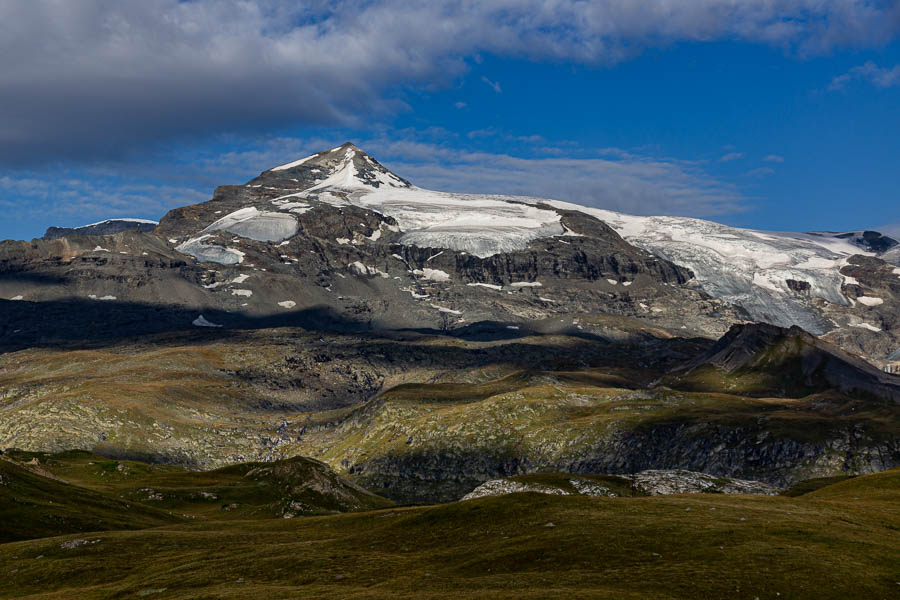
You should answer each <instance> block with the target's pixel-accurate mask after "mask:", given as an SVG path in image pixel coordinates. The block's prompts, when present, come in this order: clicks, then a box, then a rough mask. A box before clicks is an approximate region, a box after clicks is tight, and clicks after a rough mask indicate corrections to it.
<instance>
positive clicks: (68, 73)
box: [0, 0, 900, 164]
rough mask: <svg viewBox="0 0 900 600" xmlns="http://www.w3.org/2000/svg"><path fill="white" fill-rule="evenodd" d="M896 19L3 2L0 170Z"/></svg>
mask: <svg viewBox="0 0 900 600" xmlns="http://www.w3.org/2000/svg"><path fill="white" fill-rule="evenodd" d="M898 11H900V9H898V7H897V5H896V3H887V2H878V1H870V0H743V1H741V2H735V1H734V0H695V1H692V2H671V1H670V0H648V1H646V2H640V3H637V2H633V0H603V1H600V0H598V1H596V2H583V1H579V0H491V1H483V2H472V1H470V0H450V1H440V2H439V1H436V0H432V1H427V0H417V1H413V0H370V1H368V2H364V3H359V2H349V1H345V0H332V1H326V0H317V1H312V2H289V1H286V0H281V1H276V0H189V1H185V0H143V1H141V2H121V1H120V0H79V1H78V2H73V1H72V0H7V1H6V2H2V3H0V23H2V24H3V25H2V32H3V34H2V35H0V105H2V106H3V110H2V111H0V161H3V162H6V163H8V164H9V163H13V162H16V161H19V162H31V163H35V162H39V161H49V160H53V159H56V158H60V157H69V158H72V157H74V158H91V157H97V156H103V155H105V156H119V155H120V154H121V153H122V152H123V151H124V150H127V149H128V148H130V147H140V146H143V145H146V144H148V143H150V142H153V141H158V140H171V139H173V138H177V137H179V136H198V135H206V134H210V133H218V132H223V131H234V132H240V131H244V132H247V131H265V130H273V129H274V128H276V127H280V126H285V125H287V124H298V125H311V124H312V125H322V124H326V125H333V124H340V125H343V126H352V125H353V124H354V122H357V123H360V122H366V121H367V120H370V119H371V118H372V117H373V116H377V115H379V114H389V113H393V112H395V111H398V110H402V109H403V107H404V105H403V102H402V96H401V95H399V94H398V90H403V89H405V88H410V87H416V86H432V85H442V84H450V83H452V82H453V81H455V80H458V78H459V77H460V76H461V75H463V74H464V73H465V72H466V70H467V68H468V67H467V61H468V60H469V59H473V60H474V59H476V58H477V57H478V56H479V55H480V53H491V54H494V55H497V56H501V57H515V58H523V59H528V60H545V61H571V62H578V63H583V64H593V65H610V64H614V63H616V62H620V61H623V60H628V59H630V58H632V57H634V56H635V55H637V54H639V53H640V52H642V51H643V50H644V49H646V48H648V47H658V46H665V45H668V44H672V43H677V42H681V41H692V42H705V41H714V40H743V41H748V42H752V43H762V44H768V45H772V46H776V47H783V48H785V49H787V50H788V51H791V52H795V53H798V54H811V53H819V52H827V51H828V50H830V49H831V48H834V47H835V46H845V45H850V46H869V45H876V44H883V43H885V42H886V41H889V40H890V39H893V37H894V36H895V35H896V33H897V29H898V26H900V25H898V18H897V16H898V15H900V12H898ZM476 62H477V61H476Z"/></svg>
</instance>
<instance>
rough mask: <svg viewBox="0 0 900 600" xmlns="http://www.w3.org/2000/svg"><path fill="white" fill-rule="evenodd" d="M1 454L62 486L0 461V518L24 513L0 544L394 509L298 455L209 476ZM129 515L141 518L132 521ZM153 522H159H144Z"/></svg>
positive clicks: (82, 457)
mask: <svg viewBox="0 0 900 600" xmlns="http://www.w3.org/2000/svg"><path fill="white" fill-rule="evenodd" d="M6 457H7V458H11V459H15V460H19V461H22V462H27V461H29V460H32V459H37V460H39V461H40V462H39V465H38V468H39V469H40V470H42V471H43V472H45V473H46V474H48V475H51V476H55V477H58V478H60V479H62V480H64V481H65V482H67V483H63V482H61V481H56V480H53V479H47V478H45V477H41V476H40V475H37V474H35V473H32V472H30V471H28V470H26V469H25V468H23V467H21V466H18V465H15V464H13V463H11V462H8V461H5V460H0V468H2V469H7V470H8V471H9V472H8V473H7V478H8V479H9V481H10V482H11V485H9V486H0V508H2V509H3V510H4V515H22V517H21V518H15V519H12V518H10V519H4V520H2V521H0V539H23V538H24V537H29V536H30V537H36V536H37V537H39V536H43V535H56V534H61V533H68V532H76V531H88V530H94V529H116V528H120V527H125V526H128V527H148V526H151V525H157V524H161V523H165V522H172V521H179V520H182V519H184V518H188V519H197V518H201V519H219V520H221V519H268V518H278V517H284V516H286V515H290V516H304V515H319V514H329V513H335V512H347V511H353V510H371V509H375V508H384V507H388V506H392V505H393V502H391V501H389V500H386V499H385V498H381V497H380V496H376V495H374V494H371V493H369V492H367V491H366V490H364V489H362V488H359V487H357V486H355V485H353V484H352V483H350V482H349V481H347V480H345V479H343V478H342V477H339V476H338V475H337V474H336V473H334V472H333V471H332V470H331V469H330V468H329V467H327V466H326V465H324V464H322V463H319V462H318V461H315V460H311V459H307V458H302V457H295V458H291V459H286V460H283V461H277V462H274V463H242V464H238V465H233V466H230V467H225V468H222V469H216V470H212V471H191V470H187V469H184V468H182V467H177V466H171V465H149V464H145V463H141V462H138V461H118V460H109V459H106V458H103V457H100V456H97V455H94V454H91V453H89V452H83V451H71V452H65V453H60V454H55V455H46V454H43V453H32V452H18V451H15V450H14V451H7V453H6ZM69 484H73V485H69ZM56 498H58V500H57V499H56ZM79 505H84V506H86V507H91V510H90V511H88V513H81V512H80V511H79V509H77V508H72V507H73V506H76V507H77V506H79ZM94 507H96V510H95V509H94ZM101 509H102V510H105V511H106V512H102V511H101ZM132 511H133V512H134V515H135V516H137V517H141V518H140V519H137V518H136V519H131V512H132ZM79 517H80V518H81V519H80V520H79ZM144 517H146V518H144ZM151 517H152V518H157V519H162V520H161V521H160V520H157V521H152V520H147V519H150V518H151ZM103 519H106V520H103ZM116 519H118V520H116ZM45 521H46V525H45V526H37V525H35V526H34V533H33V534H29V531H30V529H29V527H31V525H28V524H29V523H36V524H37V523H41V522H45ZM82 521H84V523H83V524H82ZM19 525H21V527H20V526H19ZM54 527H55V528H54Z"/></svg>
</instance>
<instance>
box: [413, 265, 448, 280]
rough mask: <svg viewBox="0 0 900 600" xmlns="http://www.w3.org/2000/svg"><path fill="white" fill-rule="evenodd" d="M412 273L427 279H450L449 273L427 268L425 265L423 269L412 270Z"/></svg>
mask: <svg viewBox="0 0 900 600" xmlns="http://www.w3.org/2000/svg"><path fill="white" fill-rule="evenodd" d="M413 274H415V275H418V276H419V277H421V278H422V279H427V280H429V281H450V273H447V272H445V271H441V270H440V269H429V268H427V267H426V268H424V269H416V270H414V271H413Z"/></svg>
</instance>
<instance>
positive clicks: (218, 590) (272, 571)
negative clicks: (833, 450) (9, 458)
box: [0, 469, 900, 599]
mask: <svg viewBox="0 0 900 600" xmlns="http://www.w3.org/2000/svg"><path fill="white" fill-rule="evenodd" d="M898 486H900V470H898V469H895V470H893V471H890V472H887V473H884V474H879V475H874V476H862V477H858V478H855V479H853V480H851V481H847V482H843V483H839V484H836V485H834V486H831V488H823V489H822V490H820V491H819V492H816V493H813V494H809V495H808V496H805V497H800V498H786V497H739V496H723V495H709V496H705V495H698V496H673V497H654V498H633V499H632V498H613V499H611V498H585V497H559V496H545V495H539V494H515V495H511V496H503V497H497V498H485V499H479V500H474V501H468V502H460V503H453V504H447V505H440V506H433V507H420V508H398V509H388V510H381V511H375V512H369V513H354V514H347V515H336V516H329V517H311V518H306V519H294V520H290V521H284V520H257V521H218V522H211V521H206V522H203V523H195V524H191V525H181V526H175V527H172V526H167V527H163V528H157V529H153V530H148V531H139V532H113V533H104V534H99V535H96V536H92V537H93V538H96V539H100V542H98V543H96V544H92V545H87V546H82V547H79V548H75V549H71V550H64V549H62V548H61V547H60V543H61V542H62V541H63V540H64V538H53V539H43V540H34V541H28V542H19V543H14V544H5V545H2V546H0V565H2V567H0V568H2V569H3V571H4V572H3V577H0V596H3V597H12V596H17V597H32V598H71V597H75V596H77V597H79V598H111V597H140V595H142V592H143V595H144V596H147V597H152V598H157V597H158V598H253V597H256V598H265V597H278V598H310V597H331V598H335V597H340V598H380V597H393V598H466V597H472V598H475V597H491V598H547V597H567V598H651V597H652V598H725V597H728V598H755V597H759V598H761V599H763V598H776V597H780V598H810V599H812V598H817V599H818V598H850V597H852V598H891V597H895V595H896V591H897V583H896V582H897V581H898V573H900V535H898V531H900V492H898V489H900V487H898ZM850 487H852V490H851V489H849V488H850ZM851 494H852V495H851ZM551 523H552V526H550V524H551ZM65 539H71V538H65ZM776 594H780V596H776Z"/></svg>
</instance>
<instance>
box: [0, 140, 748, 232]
mask: <svg viewBox="0 0 900 600" xmlns="http://www.w3.org/2000/svg"><path fill="white" fill-rule="evenodd" d="M494 134H495V135H496V136H499V137H501V138H503V139H504V140H509V141H510V143H515V144H518V145H519V147H520V148H522V149H525V150H527V152H528V153H529V157H521V156H515V155H514V154H510V153H496V152H487V151H479V150H473V149H458V148H454V147H453V146H451V145H449V143H448V140H447V139H446V138H448V137H453V136H452V135H451V134H447V133H446V132H442V131H439V130H429V131H412V130H400V131H397V130H390V131H383V132H381V133H379V134H377V135H375V136H373V137H369V138H362V139H356V140H354V141H356V142H357V143H358V144H359V145H360V146H361V147H362V148H363V149H365V150H367V151H368V152H370V153H371V154H373V155H374V156H375V157H376V158H378V159H379V160H380V161H381V162H382V163H384V164H385V165H386V166H388V167H389V168H391V169H393V170H394V171H395V172H396V173H397V174H399V175H401V176H403V177H405V178H407V179H409V180H411V181H412V182H413V183H415V184H416V185H419V186H421V187H426V188H431V189H438V190H446V191H455V192H465V193H488V194H490V193H496V194H512V195H523V196H534V197H543V198H553V199H558V200H567V201H571V202H577V203H580V204H586V205H588V206H597V207H603V208H608V209H611V210H618V211H622V212H627V213H633V214H669V215H686V216H695V217H714V216H716V215H725V214H730V213H734V212H739V211H742V210H744V209H746V208H747V207H748V205H749V204H750V202H751V199H749V198H747V197H745V196H744V195H743V194H741V192H740V191H739V190H738V189H737V188H736V187H734V186H733V185H729V184H728V183H725V182H723V181H721V180H718V179H716V178H715V177H713V176H711V175H710V174H708V173H706V172H705V171H703V170H702V168H700V167H699V166H698V163H696V162H692V161H682V160H677V159H673V158H665V157H654V156H651V155H646V154H641V153H638V152H635V151H628V150H622V149H617V148H597V149H584V148H580V149H578V150H577V151H576V150H573V148H572V147H571V146H570V145H569V144H566V143H557V144H554V143H552V142H550V141H548V140H545V139H542V138H540V137H539V136H524V138H522V136H519V137H520V138H522V139H517V138H516V136H511V135H507V134H504V133H501V132H494ZM346 138H347V133H346V132H335V133H334V134H333V135H330V136H328V137H325V138H316V137H310V138H284V137H278V138H264V139H244V140H241V141H237V142H236V146H237V148H238V149H236V150H234V151H232V152H228V153H224V154H218V153H214V152H212V151H210V152H208V153H203V152H196V151H192V153H191V160H190V161H182V160H181V157H179V156H178V155H169V156H165V157H160V160H159V161H157V162H155V163H147V164H143V165H140V166H137V165H129V166H128V167H127V169H126V168H124V167H125V165H114V164H110V165H109V166H108V167H106V168H90V169H73V170H69V171H65V172H63V173H60V172H57V171H54V172H34V173H29V174H27V175H22V176H0V190H3V191H5V192H6V193H5V196H6V197H7V198H11V197H15V198H17V200H16V201H15V202H12V203H11V206H10V208H8V209H5V210H4V216H5V217H6V223H4V224H0V236H2V235H9V236H13V237H23V236H27V237H31V236H37V235H40V234H41V232H42V231H43V229H45V228H46V227H48V226H50V225H82V224H84V223H87V222H91V221H99V220H101V219H105V218H110V217H128V216H130V217H144V218H151V219H159V218H160V217H162V216H163V215H164V214H165V213H166V212H167V211H168V210H171V209H172V208H175V207H178V206H184V205H187V204H195V203H197V202H202V201H205V200H208V199H209V198H210V197H211V195H212V190H213V188H214V187H215V186H217V185H225V184H239V183H243V182H244V181H246V180H248V179H250V178H252V177H253V176H255V175H256V174H258V173H260V172H262V171H264V170H265V169H268V168H270V167H272V166H274V165H278V164H282V163H284V162H286V161H288V160H290V159H292V158H299V157H302V156H306V155H308V154H311V153H313V152H317V151H319V150H322V149H323V148H329V147H332V146H334V145H335V144H337V143H340V142H342V141H345V139H346ZM441 140H443V141H441ZM472 143H473V144H477V143H478V140H477V139H476V141H474V142H472ZM504 143H506V142H504ZM2 196H3V195H0V197H2ZM16 222H18V223H19V225H15V223H16ZM26 224H27V227H29V228H32V227H33V228H34V229H29V230H27V231H26V230H23V229H22V228H23V227H26ZM32 224H34V225H32ZM4 225H5V227H4ZM15 228H18V230H15Z"/></svg>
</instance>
